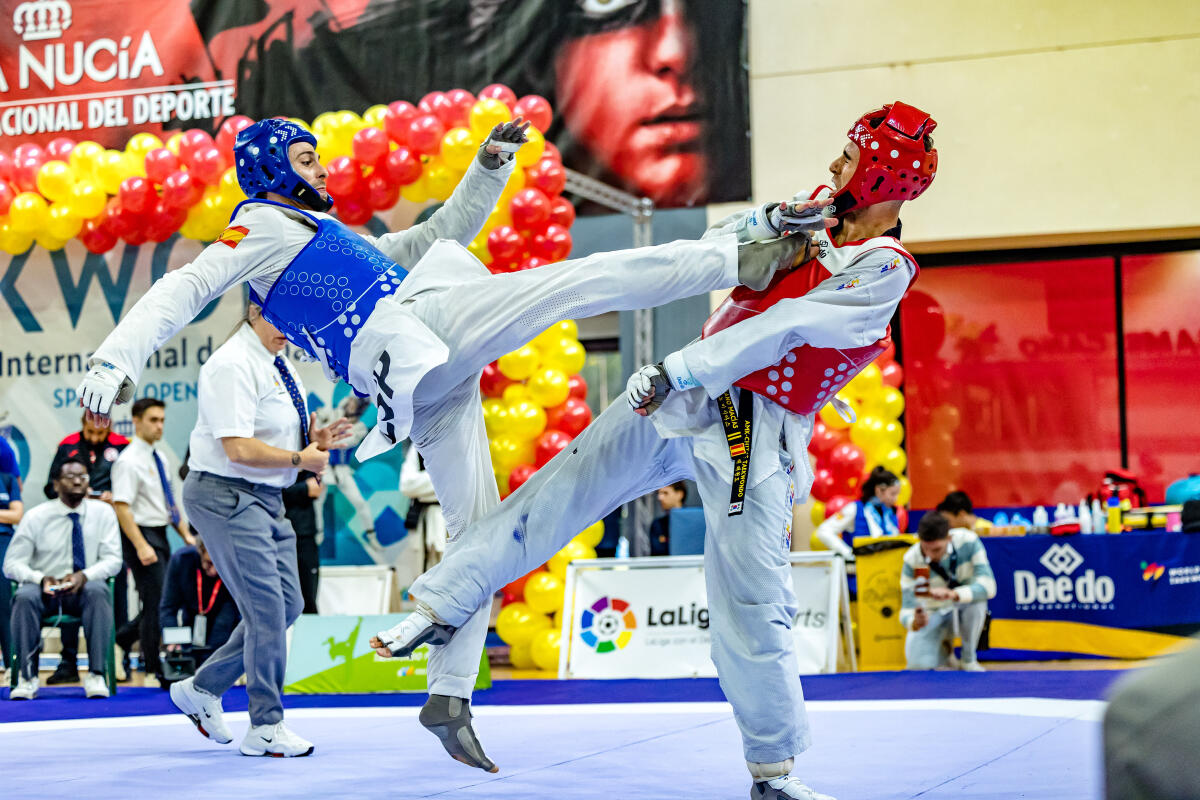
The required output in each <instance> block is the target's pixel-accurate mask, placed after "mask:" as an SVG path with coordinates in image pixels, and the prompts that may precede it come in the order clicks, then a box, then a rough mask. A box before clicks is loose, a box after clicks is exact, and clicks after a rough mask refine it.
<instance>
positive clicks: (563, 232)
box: [529, 223, 571, 263]
mask: <svg viewBox="0 0 1200 800" xmlns="http://www.w3.org/2000/svg"><path fill="white" fill-rule="evenodd" d="M529 249H530V251H531V252H532V253H533V254H534V256H537V257H540V258H543V259H545V260H546V262H547V263H549V262H552V261H562V260H563V259H564V258H566V257H567V256H568V255H570V254H571V233H570V231H568V230H567V229H566V228H564V227H563V226H561V225H555V224H553V223H551V224H550V225H547V226H546V227H545V229H543V230H542V231H539V232H538V233H536V234H534V236H533V240H532V241H531V242H530V246H529Z"/></svg>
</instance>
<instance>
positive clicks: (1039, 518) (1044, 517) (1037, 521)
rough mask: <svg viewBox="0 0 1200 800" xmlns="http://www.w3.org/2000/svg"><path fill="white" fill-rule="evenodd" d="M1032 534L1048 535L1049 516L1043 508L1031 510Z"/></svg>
mask: <svg viewBox="0 0 1200 800" xmlns="http://www.w3.org/2000/svg"><path fill="white" fill-rule="evenodd" d="M1032 532H1033V533H1049V532H1050V515H1049V514H1047V513H1046V507H1045V506H1038V507H1037V508H1035V509H1034V510H1033V531H1032Z"/></svg>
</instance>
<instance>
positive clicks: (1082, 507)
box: [1079, 500, 1092, 533]
mask: <svg viewBox="0 0 1200 800" xmlns="http://www.w3.org/2000/svg"><path fill="white" fill-rule="evenodd" d="M1079 532H1080V533H1092V510H1091V509H1090V508H1088V504H1087V500H1080V501H1079Z"/></svg>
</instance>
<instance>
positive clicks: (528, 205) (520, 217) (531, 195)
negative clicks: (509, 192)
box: [508, 189, 550, 231]
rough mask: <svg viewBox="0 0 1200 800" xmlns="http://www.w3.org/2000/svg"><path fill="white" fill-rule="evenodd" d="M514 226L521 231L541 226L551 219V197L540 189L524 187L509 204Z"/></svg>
mask: <svg viewBox="0 0 1200 800" xmlns="http://www.w3.org/2000/svg"><path fill="white" fill-rule="evenodd" d="M508 210H509V213H510V214H512V221H513V227H515V228H517V229H518V230H521V231H529V230H533V229H535V228H540V227H541V226H542V225H545V224H546V222H547V221H548V220H549V219H550V199H549V198H548V197H546V195H544V194H542V192H541V191H540V190H538V189H522V190H521V191H519V192H517V193H516V194H515V195H513V199H512V201H511V202H510V203H509V204H508Z"/></svg>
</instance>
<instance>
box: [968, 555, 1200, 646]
mask: <svg viewBox="0 0 1200 800" xmlns="http://www.w3.org/2000/svg"><path fill="white" fill-rule="evenodd" d="M986 546H987V553H988V560H989V561H990V562H991V565H992V569H993V571H994V572H995V574H996V597H995V598H994V599H993V600H991V601H990V602H989V604H988V607H989V609H990V610H991V612H992V629H991V641H990V644H991V647H992V648H997V649H1004V650H1034V651H1037V650H1042V651H1052V652H1068V653H1085V654H1091V655H1101V656H1110V657H1113V658H1147V657H1149V656H1154V655H1159V654H1161V653H1162V652H1164V651H1165V650H1168V649H1170V648H1171V647H1173V646H1175V645H1177V644H1179V643H1181V642H1183V641H1185V637H1187V636H1189V635H1191V634H1194V633H1195V632H1196V631H1198V630H1200V536H1193V535H1188V534H1180V533H1146V534H1142V533H1125V534H1121V535H1119V536H1105V535H1092V536H1070V537H1050V536H1025V537H1015V538H1003V539H989V540H986Z"/></svg>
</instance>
